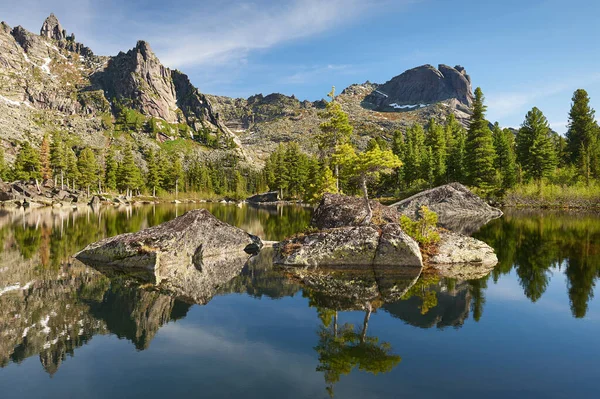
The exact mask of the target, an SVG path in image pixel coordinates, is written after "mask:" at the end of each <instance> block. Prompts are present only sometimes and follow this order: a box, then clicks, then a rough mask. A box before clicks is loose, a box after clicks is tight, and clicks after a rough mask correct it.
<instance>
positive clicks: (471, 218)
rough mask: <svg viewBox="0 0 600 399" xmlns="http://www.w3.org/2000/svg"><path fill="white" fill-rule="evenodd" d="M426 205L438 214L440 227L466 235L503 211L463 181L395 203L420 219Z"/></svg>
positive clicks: (412, 217) (404, 212) (398, 207)
mask: <svg viewBox="0 0 600 399" xmlns="http://www.w3.org/2000/svg"><path fill="white" fill-rule="evenodd" d="M423 205H425V206H427V207H428V208H429V209H430V210H432V211H434V212H435V213H437V215H438V223H439V224H440V226H442V227H445V228H447V229H449V230H454V231H457V232H460V233H463V234H471V233H473V232H474V231H476V230H477V229H479V227H481V226H482V225H484V224H485V223H487V222H489V221H490V220H492V219H495V218H498V217H500V216H502V211H501V210H500V209H497V208H493V207H491V206H490V205H488V204H487V203H486V202H485V201H484V200H482V199H481V198H479V197H478V196H477V195H475V194H473V193H472V192H471V191H469V189H468V188H466V187H465V186H463V185H462V184H460V183H450V184H446V185H443V186H439V187H436V188H432V189H431V190H426V191H423V192H420V193H418V194H415V195H413V196H412V197H409V198H406V199H404V200H402V201H400V202H397V203H395V204H393V205H391V207H392V208H395V209H397V210H398V211H399V212H401V213H402V214H404V215H406V216H408V217H410V218H411V219H417V218H418V217H419V211H420V209H421V207H422V206H423Z"/></svg>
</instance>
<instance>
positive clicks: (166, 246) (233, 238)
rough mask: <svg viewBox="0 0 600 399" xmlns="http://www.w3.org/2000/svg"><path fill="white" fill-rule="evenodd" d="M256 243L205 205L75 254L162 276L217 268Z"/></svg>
mask: <svg viewBox="0 0 600 399" xmlns="http://www.w3.org/2000/svg"><path fill="white" fill-rule="evenodd" d="M257 246H258V247H260V246H262V242H261V241H260V239H259V238H258V237H255V236H252V235H250V234H248V233H246V232H245V231H243V230H242V229H239V228H237V227H233V226H231V225H229V224H227V223H224V222H221V221H220V220H218V219H217V218H215V217H214V216H213V215H212V214H211V213H210V212H208V211H207V210H206V209H197V210H194V211H190V212H187V213H186V214H184V215H182V216H180V217H178V218H175V219H173V220H171V221H169V222H166V223H162V224H160V225H158V226H154V227H150V228H148V229H145V230H142V231H139V232H137V233H128V234H121V235H118V236H115V237H110V238H107V239H104V240H101V241H98V242H96V243H93V244H90V245H88V246H87V247H86V248H84V249H83V250H82V251H80V252H78V253H77V254H76V255H75V257H76V258H77V259H79V260H81V261H83V262H85V263H88V264H95V265H100V266H101V265H106V266H111V267H119V268H122V269H123V270H127V271H132V272H135V271H142V272H144V271H151V272H153V273H154V277H155V279H156V281H157V282H160V280H161V279H163V278H165V277H168V276H169V275H170V274H172V273H178V272H182V271H185V269H190V268H191V269H195V270H198V271H200V272H202V273H208V274H211V273H218V272H219V270H217V269H218V266H219V265H220V264H221V263H223V262H227V261H229V260H231V259H233V260H237V259H239V258H240V257H242V258H243V257H244V253H245V251H247V250H249V249H254V251H255V250H256V247H257ZM246 258H247V256H246ZM241 266H243V263H242V265H241Z"/></svg>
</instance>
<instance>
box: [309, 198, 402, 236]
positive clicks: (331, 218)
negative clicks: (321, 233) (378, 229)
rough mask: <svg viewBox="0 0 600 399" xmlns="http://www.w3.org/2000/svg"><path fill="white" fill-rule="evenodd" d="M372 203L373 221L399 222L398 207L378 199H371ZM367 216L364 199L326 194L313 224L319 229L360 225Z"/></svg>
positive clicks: (379, 222) (380, 222) (376, 222)
mask: <svg viewBox="0 0 600 399" xmlns="http://www.w3.org/2000/svg"><path fill="white" fill-rule="evenodd" d="M370 204H371V208H372V209H373V218H372V219H371V222H372V223H374V224H385V223H398V220H399V219H400V213H399V212H398V211H397V210H396V209H394V208H390V207H387V206H384V205H381V204H380V203H379V202H377V201H370ZM366 217H367V207H366V206H365V200H364V199H362V198H358V197H349V196H345V195H340V194H325V195H324V196H323V199H321V202H320V203H319V206H318V207H317V209H316V210H315V213H314V214H313V217H312V220H311V224H312V225H313V226H314V227H316V228H318V229H332V228H335V227H343V226H360V225H362V224H363V222H364V220H365V218H366Z"/></svg>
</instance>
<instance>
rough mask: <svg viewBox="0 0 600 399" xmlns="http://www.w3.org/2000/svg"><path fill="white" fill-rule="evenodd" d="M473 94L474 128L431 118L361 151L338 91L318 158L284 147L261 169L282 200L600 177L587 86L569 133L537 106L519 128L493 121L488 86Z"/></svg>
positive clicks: (599, 147)
mask: <svg viewBox="0 0 600 399" xmlns="http://www.w3.org/2000/svg"><path fill="white" fill-rule="evenodd" d="M474 94H475V96H474V102H473V115H472V117H471V120H470V124H469V127H468V128H465V127H463V125H462V124H461V123H459V122H458V121H457V120H456V118H455V116H454V115H453V114H450V115H449V116H448V118H447V119H446V121H445V122H444V123H443V124H440V123H438V122H436V121H435V120H434V119H431V120H430V121H429V122H428V123H427V124H426V125H425V126H422V125H420V124H414V125H412V126H411V127H409V128H408V129H407V130H406V132H401V131H395V132H394V134H393V137H392V138H391V140H390V141H386V140H385V139H383V138H381V137H377V138H373V139H371V140H370V141H369V143H368V145H367V148H366V149H365V151H363V152H357V150H356V147H355V145H354V143H353V138H354V137H353V128H352V125H351V124H350V123H349V120H348V115H347V114H346V113H345V112H344V111H343V110H342V108H341V105H340V104H339V103H337V101H336V99H335V94H334V92H333V91H332V92H331V93H330V94H329V97H330V99H331V101H330V102H329V103H328V104H327V108H326V110H325V111H324V112H323V113H322V115H321V116H322V117H323V118H324V119H325V121H324V122H323V123H322V124H321V125H320V133H319V134H317V135H316V136H315V140H314V144H315V145H316V147H317V148H318V155H317V156H310V155H307V154H305V153H303V152H302V151H300V148H299V147H298V145H297V144H295V143H288V144H285V145H284V144H280V145H279V147H278V148H277V149H276V151H275V152H274V153H273V154H271V156H270V157H269V159H268V160H267V162H266V165H265V168H264V170H263V173H264V175H265V180H266V183H267V184H268V186H269V188H271V189H274V190H278V191H280V193H281V195H282V196H284V197H293V198H304V199H305V200H309V201H310V200H315V199H318V198H319V197H320V195H322V193H323V192H344V193H346V194H357V193H361V194H363V195H364V196H365V198H367V194H366V193H367V190H368V191H371V192H374V193H376V194H377V195H378V196H399V195H402V194H403V193H410V192H413V191H418V190H422V189H426V188H430V187H434V186H437V185H440V184H445V183H449V182H460V183H464V184H467V185H469V186H471V187H474V188H476V189H477V190H478V192H480V193H481V194H484V195H502V194H504V193H505V192H506V191H507V190H510V189H512V188H514V187H515V186H517V185H520V184H528V183H530V182H534V183H535V184H537V185H538V186H539V187H540V189H541V187H542V185H543V184H544V182H548V183H550V184H557V185H561V186H565V185H577V184H580V185H586V186H589V185H590V184H592V183H593V182H594V181H597V180H598V179H599V178H600V128H599V127H598V123H597V122H596V120H595V117H594V110H593V109H592V108H591V107H590V104H589V102H590V99H589V96H588V94H587V92H586V91H585V90H582V89H579V90H577V91H575V93H574V95H573V98H572V106H571V110H570V112H569V125H568V131H567V134H566V136H565V137H563V136H561V135H560V134H558V133H556V132H554V131H552V130H551V129H550V125H549V123H548V120H547V119H546V117H545V116H544V114H543V113H542V111H541V110H539V109H538V108H537V107H534V108H532V109H531V110H530V111H529V112H527V114H526V115H525V118H524V121H523V123H522V125H521V127H520V128H519V129H509V128H504V129H503V128H501V127H500V125H499V124H498V123H497V122H496V123H495V124H493V125H492V124H491V123H490V122H488V120H487V119H486V115H485V114H486V110H487V107H486V105H485V103H484V100H485V99H484V95H483V92H482V90H481V89H480V88H477V89H476V90H475V93H474Z"/></svg>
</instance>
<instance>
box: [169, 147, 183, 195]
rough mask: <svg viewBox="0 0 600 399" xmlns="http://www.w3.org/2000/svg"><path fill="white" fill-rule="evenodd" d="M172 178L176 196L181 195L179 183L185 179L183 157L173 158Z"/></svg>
mask: <svg viewBox="0 0 600 399" xmlns="http://www.w3.org/2000/svg"><path fill="white" fill-rule="evenodd" d="M170 178H171V179H170V180H171V181H172V182H173V184H174V186H175V198H178V197H179V189H180V187H179V185H180V184H181V183H182V182H183V181H184V179H185V176H184V174H183V165H182V164H181V158H179V157H178V156H175V159H173V168H172V169H171V176H170Z"/></svg>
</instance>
